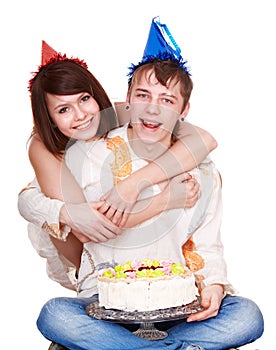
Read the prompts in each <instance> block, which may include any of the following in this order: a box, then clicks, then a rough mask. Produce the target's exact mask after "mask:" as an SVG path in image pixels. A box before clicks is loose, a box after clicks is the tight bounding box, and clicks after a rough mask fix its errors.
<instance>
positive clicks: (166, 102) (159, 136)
mask: <svg viewBox="0 0 276 350" xmlns="http://www.w3.org/2000/svg"><path fill="white" fill-rule="evenodd" d="M150 74H151V76H150ZM129 102H130V106H131V108H130V111H131V125H132V127H133V138H137V139H141V140H142V141H143V142H144V143H148V144H152V143H156V142H159V143H160V142H161V143H162V144H164V145H168V144H170V141H171V134H172V131H173V129H174V127H175V124H176V122H177V121H178V118H179V115H180V113H181V108H182V106H183V97H182V96H181V94H180V87H179V83H177V84H175V82H174V81H173V82H170V84H169V86H168V88H167V87H165V86H163V85H162V84H160V83H159V82H158V81H157V79H156V77H155V75H154V74H153V73H152V71H149V72H147V73H146V74H143V75H142V76H141V78H140V80H139V81H138V82H137V83H136V84H134V85H133V87H132V91H131V95H130V97H129Z"/></svg>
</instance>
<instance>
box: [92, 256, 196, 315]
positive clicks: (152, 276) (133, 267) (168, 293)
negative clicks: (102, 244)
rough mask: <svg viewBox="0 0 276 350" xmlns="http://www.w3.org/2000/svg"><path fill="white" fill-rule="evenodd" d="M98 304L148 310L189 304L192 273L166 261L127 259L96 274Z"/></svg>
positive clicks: (193, 289) (192, 294) (192, 292)
mask: <svg viewBox="0 0 276 350" xmlns="http://www.w3.org/2000/svg"><path fill="white" fill-rule="evenodd" d="M98 293H99V305H100V306H103V307H105V308H106V309H117V310H124V311H152V310H158V309H166V308H170V307H176V306H181V305H186V304H189V303H191V302H192V301H194V300H195V299H196V298H197V295H198V290H197V287H196V284H195V277H194V275H193V274H192V273H191V272H190V271H189V270H188V268H186V267H184V266H183V265H181V264H177V263H174V262H172V261H170V260H158V261H153V260H148V259H144V260H142V261H141V262H127V263H125V264H123V265H117V266H115V268H114V269H112V268H109V269H105V270H102V271H101V272H100V273H99V276H98Z"/></svg>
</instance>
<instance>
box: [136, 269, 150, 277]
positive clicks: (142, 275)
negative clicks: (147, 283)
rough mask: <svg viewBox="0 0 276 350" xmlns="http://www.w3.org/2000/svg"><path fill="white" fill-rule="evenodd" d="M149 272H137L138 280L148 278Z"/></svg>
mask: <svg viewBox="0 0 276 350" xmlns="http://www.w3.org/2000/svg"><path fill="white" fill-rule="evenodd" d="M147 271H148V270H141V271H137V272H136V276H137V278H144V277H148V275H147Z"/></svg>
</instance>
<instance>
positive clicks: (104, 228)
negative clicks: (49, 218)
mask: <svg viewBox="0 0 276 350" xmlns="http://www.w3.org/2000/svg"><path fill="white" fill-rule="evenodd" d="M101 205H102V202H97V203H94V202H93V203H81V204H65V205H63V207H62V208H61V211H60V220H61V222H62V223H65V224H67V225H68V226H70V227H71V229H72V233H73V234H74V235H75V236H76V237H77V238H78V239H79V240H80V241H81V242H82V243H86V242H89V241H91V242H94V243H99V242H106V241H108V240H109V239H113V238H116V237H117V236H118V235H121V234H122V229H120V228H119V227H118V226H116V225H114V224H113V223H112V222H111V221H110V220H108V219H107V218H106V217H105V216H104V215H102V214H101V213H100V212H99V211H98V210H97V209H98V207H99V206H101Z"/></svg>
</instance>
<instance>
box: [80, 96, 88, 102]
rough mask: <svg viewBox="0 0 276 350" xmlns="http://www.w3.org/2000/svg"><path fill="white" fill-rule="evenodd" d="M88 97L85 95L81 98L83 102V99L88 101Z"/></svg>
mask: <svg viewBox="0 0 276 350" xmlns="http://www.w3.org/2000/svg"><path fill="white" fill-rule="evenodd" d="M89 99H90V95H85V96H83V97H82V99H81V100H82V101H84V102H85V101H88V100H89Z"/></svg>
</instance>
